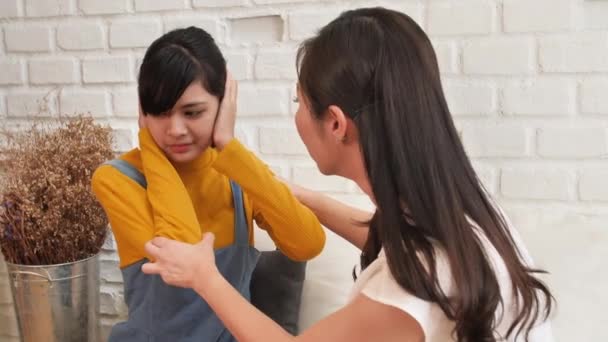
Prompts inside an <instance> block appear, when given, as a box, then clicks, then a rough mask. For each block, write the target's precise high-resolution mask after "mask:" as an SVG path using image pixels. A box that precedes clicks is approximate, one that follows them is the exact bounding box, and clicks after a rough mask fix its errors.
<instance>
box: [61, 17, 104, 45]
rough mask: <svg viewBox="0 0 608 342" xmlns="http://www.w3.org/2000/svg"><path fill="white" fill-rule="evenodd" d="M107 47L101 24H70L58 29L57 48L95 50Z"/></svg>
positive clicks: (82, 22) (83, 22)
mask: <svg viewBox="0 0 608 342" xmlns="http://www.w3.org/2000/svg"><path fill="white" fill-rule="evenodd" d="M105 45H106V43H105V38H104V29H103V26H102V24H101V23H99V22H85V21H81V22H69V23H66V24H61V25H59V26H58V27H57V46H59V47H60V48H61V49H63V50H95V49H103V48H104V47H105Z"/></svg>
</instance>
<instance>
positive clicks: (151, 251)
mask: <svg viewBox="0 0 608 342" xmlns="http://www.w3.org/2000/svg"><path fill="white" fill-rule="evenodd" d="M153 241H154V240H150V241H148V242H146V244H145V245H144V249H145V250H146V253H148V255H149V256H150V257H152V259H154V260H157V259H158V258H159V257H160V252H161V251H160V248H159V247H158V246H157V245H155V244H154V243H153Z"/></svg>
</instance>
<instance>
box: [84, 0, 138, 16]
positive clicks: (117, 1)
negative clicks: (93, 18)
mask: <svg viewBox="0 0 608 342" xmlns="http://www.w3.org/2000/svg"><path fill="white" fill-rule="evenodd" d="M128 1H129V0H104V1H99V0H78V8H79V9H80V10H81V11H82V12H83V13H84V14H117V13H127V12H128V4H127V2H128Z"/></svg>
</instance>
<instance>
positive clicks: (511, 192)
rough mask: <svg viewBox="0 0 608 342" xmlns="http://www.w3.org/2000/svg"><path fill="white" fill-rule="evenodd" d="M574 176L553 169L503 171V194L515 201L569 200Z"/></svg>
mask: <svg viewBox="0 0 608 342" xmlns="http://www.w3.org/2000/svg"><path fill="white" fill-rule="evenodd" d="M573 184H574V174H572V173H570V172H567V171H563V170H553V169H531V168H526V169H503V170H502V173H501V177H500V189H501V192H502V194H503V195H504V196H505V197H508V198H514V199H534V200H568V199H570V198H571V197H572V196H571V189H572V188H573Z"/></svg>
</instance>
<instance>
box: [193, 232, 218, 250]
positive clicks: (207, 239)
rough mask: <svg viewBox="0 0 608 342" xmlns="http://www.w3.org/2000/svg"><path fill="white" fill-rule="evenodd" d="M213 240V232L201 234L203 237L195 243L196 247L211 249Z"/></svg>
mask: <svg viewBox="0 0 608 342" xmlns="http://www.w3.org/2000/svg"><path fill="white" fill-rule="evenodd" d="M214 242H215V235H213V233H205V234H203V239H202V240H201V241H200V242H199V243H198V244H197V246H198V247H201V248H203V249H205V248H209V249H212V250H213V243H214Z"/></svg>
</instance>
